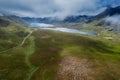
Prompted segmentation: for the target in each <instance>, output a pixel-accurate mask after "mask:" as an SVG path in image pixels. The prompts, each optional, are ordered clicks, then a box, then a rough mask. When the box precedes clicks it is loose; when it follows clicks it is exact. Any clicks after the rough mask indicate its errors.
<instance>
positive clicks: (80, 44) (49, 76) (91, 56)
mask: <svg viewBox="0 0 120 80" xmlns="http://www.w3.org/2000/svg"><path fill="white" fill-rule="evenodd" d="M34 36H35V44H36V51H35V53H34V54H33V55H31V62H32V64H33V65H35V66H37V67H39V69H38V70H37V71H36V72H35V73H34V74H33V76H32V78H31V80H58V79H59V77H58V75H57V72H58V70H59V64H60V62H61V60H62V59H63V58H65V57H66V56H74V57H78V58H79V59H87V60H88V62H91V67H90V68H91V69H92V70H93V72H94V74H93V75H92V76H93V78H94V79H93V80H118V79H120V77H119V76H120V70H119V67H120V63H119V60H120V54H119V53H120V51H119V49H120V46H119V43H120V42H119V41H118V42H116V41H109V40H105V39H101V38H95V37H88V36H82V35H75V34H68V33H61V32H52V31H43V30H40V31H37V32H35V33H34ZM64 77H66V76H64ZM72 77H73V76H70V79H66V80H73V79H72Z"/></svg>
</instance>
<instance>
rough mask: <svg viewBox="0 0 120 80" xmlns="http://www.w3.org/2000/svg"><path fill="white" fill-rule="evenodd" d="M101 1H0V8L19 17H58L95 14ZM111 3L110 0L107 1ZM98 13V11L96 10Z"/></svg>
mask: <svg viewBox="0 0 120 80" xmlns="http://www.w3.org/2000/svg"><path fill="white" fill-rule="evenodd" d="M100 1H101V0H0V8H1V9H4V10H6V11H9V12H12V13H14V14H17V15H20V16H33V17H44V16H58V17H60V18H64V17H65V16H68V15H76V14H79V13H81V14H88V13H89V12H91V13H96V12H95V10H96V9H98V7H99V6H100V3H99V2H100ZM109 1H111V0H109ZM98 11H99V10H98Z"/></svg>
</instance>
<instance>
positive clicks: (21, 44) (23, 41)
mask: <svg viewBox="0 0 120 80" xmlns="http://www.w3.org/2000/svg"><path fill="white" fill-rule="evenodd" d="M32 33H33V31H31V32H30V33H29V34H28V35H27V36H26V37H25V38H24V39H23V40H22V42H21V43H20V44H19V45H17V46H15V47H13V48H9V49H7V50H4V51H1V52H0V53H5V52H8V51H9V50H12V49H14V48H17V47H20V46H23V44H24V43H25V41H26V40H27V39H28V38H29V37H30V36H31V34H32Z"/></svg>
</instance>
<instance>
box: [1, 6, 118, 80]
mask: <svg viewBox="0 0 120 80" xmlns="http://www.w3.org/2000/svg"><path fill="white" fill-rule="evenodd" d="M118 10H120V7H114V8H112V7H109V8H106V9H105V10H104V11H103V12H101V13H99V14H98V15H95V16H88V15H77V16H76V15H75V16H67V17H66V18H65V19H64V20H59V19H57V18H52V17H44V18H35V17H20V16H15V15H0V80H120V69H119V68H120V62H119V61H120V33H119V29H118V28H119V24H118V23H117V22H114V21H111V18H112V20H113V17H115V21H118V22H119V19H117V20H116V15H118V14H119V13H120V12H119V11H118ZM117 18H119V17H118V16H117Z"/></svg>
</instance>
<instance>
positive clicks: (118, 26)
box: [105, 15, 120, 31]
mask: <svg viewBox="0 0 120 80" xmlns="http://www.w3.org/2000/svg"><path fill="white" fill-rule="evenodd" d="M105 21H106V22H107V23H110V25H111V26H112V27H114V29H115V30H117V31H119V30H120V15H114V16H110V17H109V16H108V17H107V18H106V19H105Z"/></svg>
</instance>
